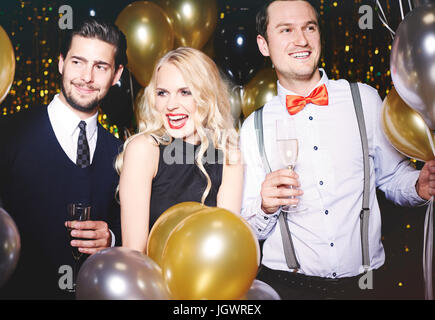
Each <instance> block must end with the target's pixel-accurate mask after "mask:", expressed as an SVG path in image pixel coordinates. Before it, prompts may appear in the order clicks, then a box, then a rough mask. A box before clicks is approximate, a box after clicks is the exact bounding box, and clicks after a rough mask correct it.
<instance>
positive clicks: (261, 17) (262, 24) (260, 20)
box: [256, 0, 319, 41]
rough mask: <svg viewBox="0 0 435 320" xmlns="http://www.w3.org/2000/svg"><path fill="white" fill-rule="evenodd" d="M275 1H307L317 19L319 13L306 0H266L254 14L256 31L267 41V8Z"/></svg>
mask: <svg viewBox="0 0 435 320" xmlns="http://www.w3.org/2000/svg"><path fill="white" fill-rule="evenodd" d="M275 1H305V2H308V3H309V4H310V5H311V7H312V8H313V9H314V12H315V13H316V18H317V20H319V13H318V12H317V10H316V9H315V8H314V6H313V5H312V4H311V3H310V2H309V1H308V0H267V1H266V3H265V4H264V5H263V7H261V9H260V11H258V13H257V16H256V23H257V32H258V34H259V35H261V36H262V37H263V38H264V39H266V41H267V25H268V24H269V15H268V12H267V10H268V9H269V6H270V5H271V4H272V3H273V2H275Z"/></svg>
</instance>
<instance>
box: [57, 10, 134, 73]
mask: <svg viewBox="0 0 435 320" xmlns="http://www.w3.org/2000/svg"><path fill="white" fill-rule="evenodd" d="M74 36H81V37H84V38H90V39H98V40H101V41H104V42H107V43H109V44H111V45H113V46H115V48H116V50H115V70H117V69H118V67H119V65H123V66H126V65H127V53H126V50H127V40H126V39H125V36H124V34H123V33H122V32H121V31H120V30H119V29H118V27H117V26H115V25H114V24H112V23H109V22H106V21H102V20H97V19H94V18H88V19H86V20H83V21H82V22H81V23H79V24H77V26H76V27H75V28H74V29H72V30H68V33H67V34H66V37H65V40H64V41H63V44H62V47H61V50H60V53H61V54H62V56H63V57H64V58H66V56H67V54H68V51H69V49H70V48H71V42H72V39H73V37H74Z"/></svg>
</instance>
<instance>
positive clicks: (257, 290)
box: [242, 279, 281, 300]
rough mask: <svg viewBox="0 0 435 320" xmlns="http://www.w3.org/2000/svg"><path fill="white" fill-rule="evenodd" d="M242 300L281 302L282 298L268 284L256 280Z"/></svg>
mask: <svg viewBox="0 0 435 320" xmlns="http://www.w3.org/2000/svg"><path fill="white" fill-rule="evenodd" d="M242 300H281V297H280V296H279V294H278V293H277V292H276V291H275V290H274V289H273V288H272V287H271V286H269V285H268V284H267V283H264V282H263V281H260V280H257V279H255V280H254V282H253V283H252V286H251V288H249V290H248V292H246V294H245V296H244V297H243V298H242Z"/></svg>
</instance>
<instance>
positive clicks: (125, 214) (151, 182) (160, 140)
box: [116, 47, 243, 252]
mask: <svg viewBox="0 0 435 320" xmlns="http://www.w3.org/2000/svg"><path fill="white" fill-rule="evenodd" d="M136 120H137V123H138V131H139V132H138V133H137V134H136V135H134V136H132V137H130V138H129V139H128V140H127V141H126V143H125V145H124V151H123V152H122V153H121V154H120V155H119V156H118V159H117V163H116V167H117V169H118V172H120V183H119V197H120V202H121V227H122V242H123V246H125V247H129V248H131V249H134V250H138V251H141V252H145V249H146V244H147V239H148V234H149V230H150V229H151V227H152V225H153V224H154V222H155V221H156V220H157V218H158V217H159V216H160V215H161V214H162V213H163V212H164V211H165V210H166V209H167V208H169V207H171V206H173V205H175V204H177V203H180V202H184V201H197V202H201V203H203V204H205V205H209V206H218V207H221V208H225V209H227V210H229V211H232V212H234V213H236V214H239V213H240V209H241V198H242V185H243V166H242V161H241V155H240V151H239V148H238V134H237V132H236V130H235V129H234V127H233V119H232V116H231V110H230V103H229V94H228V88H227V86H226V83H225V82H224V81H223V80H222V79H221V77H220V75H219V71H218V68H217V67H216V65H215V63H214V62H213V61H212V60H211V59H210V58H209V57H208V56H206V55H205V54H204V53H202V52H201V51H199V50H196V49H192V48H186V47H181V48H178V49H176V50H173V51H171V52H169V53H167V54H166V55H165V56H164V57H163V58H162V59H161V60H160V61H159V62H158V63H157V64H156V67H155V69H154V71H153V75H152V77H151V80H150V83H149V85H148V87H147V88H146V89H145V92H144V94H143V96H142V97H141V101H140V103H139V105H138V109H137V114H136Z"/></svg>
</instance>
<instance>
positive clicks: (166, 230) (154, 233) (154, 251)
mask: <svg viewBox="0 0 435 320" xmlns="http://www.w3.org/2000/svg"><path fill="white" fill-rule="evenodd" d="M204 208H207V207H206V206H205V205H203V204H201V203H199V202H193V201H189V202H181V203H179V204H176V205H175V206H172V207H170V208H169V209H167V210H166V211H165V212H163V213H162V215H161V216H160V217H159V218H158V219H157V221H156V222H155V223H154V225H153V227H152V228H151V232H150V235H149V237H148V244H147V255H148V256H149V257H150V258H151V259H153V260H154V261H155V262H156V263H157V264H158V265H159V266H160V267H161V266H162V255H163V249H164V248H165V245H166V241H167V240H168V237H169V235H170V233H171V232H172V230H174V228H175V227H176V226H177V225H178V224H179V223H180V222H181V221H183V219H185V218H187V217H188V216H190V215H191V214H192V213H195V212H197V211H199V210H202V209H204Z"/></svg>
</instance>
